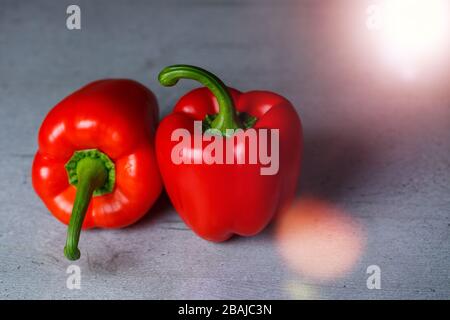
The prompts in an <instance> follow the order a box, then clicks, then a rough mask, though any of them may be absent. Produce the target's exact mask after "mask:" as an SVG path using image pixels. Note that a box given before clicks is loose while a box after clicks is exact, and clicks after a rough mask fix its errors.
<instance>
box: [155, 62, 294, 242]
mask: <svg viewBox="0 0 450 320" xmlns="http://www.w3.org/2000/svg"><path fill="white" fill-rule="evenodd" d="M182 78H186V79H193V80H197V81H199V82H201V83H202V84H203V85H205V86H206V87H207V88H199V89H195V90H193V91H191V92H189V93H188V94H186V95H185V96H183V97H182V98H181V99H180V100H179V101H178V103H177V104H176V105H175V108H174V110H173V112H172V113H171V114H170V115H168V116H167V117H166V118H165V119H164V120H163V121H162V122H161V123H160V125H159V127H158V130H157V133H156V153H157V159H158V164H159V168H160V171H161V175H162V178H163V181H164V185H165V187H166V191H167V193H168V195H169V197H170V199H171V200H172V203H173V205H174V206H175V209H176V210H177V211H178V213H179V214H180V215H181V217H182V218H183V220H184V221H185V222H186V224H187V225H188V226H190V227H191V228H192V229H193V230H194V231H195V232H196V233H197V234H198V235H199V236H201V237H203V238H204V239H207V240H211V241H223V240H226V239H228V238H230V237H231V236H232V235H233V234H239V235H243V236H250V235H254V234H256V233H258V232H260V231H261V230H262V229H263V228H264V227H265V226H266V225H267V224H268V223H269V221H270V220H271V218H272V217H273V216H274V215H275V214H276V212H278V211H280V209H281V208H283V207H284V206H286V205H287V204H288V203H289V202H290V201H291V200H292V199H293V197H294V195H295V190H296V185H297V181H298V178H299V173H300V161H301V155H302V129H301V123H300V119H299V117H298V115H297V112H296V111H295V109H294V107H293V106H292V104H291V103H290V102H289V101H288V100H286V99H285V98H283V97H282V96H280V95H278V94H275V93H272V92H267V91H250V92H246V93H241V92H239V91H237V90H235V89H232V88H227V87H226V86H225V85H224V83H223V82H222V81H221V80H220V79H219V78H217V77H216V76H215V75H213V74H212V73H210V72H208V71H206V70H203V69H200V68H197V67H194V66H188V65H175V66H170V67H167V68H165V69H163V70H162V71H161V73H160V74H159V81H160V83H161V84H162V85H164V86H173V85H175V84H176V83H177V81H178V80H179V79H182ZM196 120H197V121H202V124H203V128H204V130H210V129H215V131H216V132H217V131H219V132H221V133H222V134H226V130H227V129H237V128H243V129H245V130H249V128H254V129H255V130H256V131H258V132H259V131H260V130H262V129H278V130H279V170H278V172H277V173H276V174H274V175H262V174H261V170H260V169H261V167H262V164H261V163H257V164H249V163H245V164H236V163H235V164H226V163H224V164H218V163H214V164H207V163H201V164H199V163H195V158H198V157H202V152H205V150H206V149H207V146H208V145H209V144H210V143H212V142H211V141H203V142H202V145H201V149H200V148H199V146H198V145H195V143H192V144H191V145H189V146H187V147H185V148H184V149H182V150H181V151H180V152H181V153H182V154H183V155H184V156H185V158H188V160H189V161H186V162H184V163H175V162H174V161H173V159H172V157H171V156H172V152H173V150H174V148H175V147H176V146H177V144H178V143H179V142H178V141H177V140H175V141H172V140H173V139H172V134H173V133H174V131H175V130H177V129H180V128H183V129H185V130H187V131H188V132H189V133H190V134H191V135H192V136H195V135H196V134H198V132H197V133H196V132H195V130H194V121H196ZM200 134H202V133H200ZM224 139H233V135H231V136H227V137H224ZM192 140H195V137H194V138H193V139H192ZM249 147H250V146H249V144H248V143H245V141H244V142H243V141H242V140H241V141H235V148H234V152H235V154H234V155H232V157H234V158H235V159H236V158H238V157H239V155H238V154H237V153H239V152H240V151H239V150H241V151H242V150H245V151H246V153H247V154H248V152H249ZM224 162H225V161H224Z"/></svg>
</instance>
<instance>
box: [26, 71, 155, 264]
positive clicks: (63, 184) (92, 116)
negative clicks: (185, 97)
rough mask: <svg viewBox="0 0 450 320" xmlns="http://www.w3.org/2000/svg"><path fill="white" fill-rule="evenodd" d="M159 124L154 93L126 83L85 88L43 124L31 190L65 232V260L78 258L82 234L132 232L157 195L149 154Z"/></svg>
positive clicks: (100, 83) (107, 82)
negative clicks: (97, 230)
mask: <svg viewBox="0 0 450 320" xmlns="http://www.w3.org/2000/svg"><path fill="white" fill-rule="evenodd" d="M157 120H158V105H157V102H156V99H155V96H154V95H153V93H152V92H151V91H150V90H148V89H147V88H146V87H144V86H143V85H141V84H139V83H137V82H135V81H132V80H126V79H120V80H119V79H118V80H99V81H95V82H93V83H90V84H88V85H86V86H85V87H83V88H81V89H80V90H78V91H76V92H75V93H73V94H71V95H70V96H68V97H67V98H65V99H64V100H62V101H61V102H60V103H58V104H57V105H56V106H55V107H54V108H53V109H52V110H51V111H50V112H49V114H48V115H47V117H46V118H45V120H44V122H43V123H42V125H41V128H40V130H39V150H38V152H37V153H36V156H35V158H34V162H33V169H32V178H33V186H34V189H35V190H36V192H37V194H38V195H39V196H40V197H41V199H42V200H43V201H44V203H45V205H46V206H47V208H48V209H49V210H50V211H51V212H52V214H53V215H54V216H55V217H56V218H58V219H59V220H60V221H61V222H63V223H65V224H69V228H68V233H67V242H66V246H65V248H64V254H65V256H66V257H67V258H68V259H70V260H76V259H78V258H79V257H80V251H79V250H78V241H79V237H80V230H81V228H92V227H101V228H120V227H125V226H127V225H130V224H132V223H134V222H135V221H137V220H138V219H140V218H141V217H142V216H143V215H144V214H145V213H146V212H147V211H148V210H149V208H150V207H151V206H152V204H153V203H154V202H155V200H156V198H157V197H158V196H159V194H160V193H161V189H162V182H161V178H160V175H159V170H158V167H157V163H156V156H155V150H154V134H155V126H156V123H157ZM92 196H93V198H92V200H91V197H92Z"/></svg>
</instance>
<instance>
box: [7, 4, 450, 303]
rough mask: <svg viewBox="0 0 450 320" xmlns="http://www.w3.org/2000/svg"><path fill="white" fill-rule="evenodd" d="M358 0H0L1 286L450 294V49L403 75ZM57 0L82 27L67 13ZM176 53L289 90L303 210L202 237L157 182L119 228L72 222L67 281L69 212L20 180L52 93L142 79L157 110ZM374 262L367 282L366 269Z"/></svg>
mask: <svg viewBox="0 0 450 320" xmlns="http://www.w3.org/2000/svg"><path fill="white" fill-rule="evenodd" d="M363 2H364V1H353V3H352V1H336V2H333V4H330V2H327V1H299V2H296V1H243V2H242V3H241V2H240V1H206V0H195V1H181V0H180V1H151V2H150V1H95V2H94V1H56V0H55V1H44V0H43V1H24V0H19V1H17V0H16V1H8V0H6V1H5V0H2V1H1V2H0V168H1V170H0V203H1V206H0V298H2V299H14V298H19V299H22V298H32V299H47V298H51V299H54V298H57V299H60V298H63V299H72V298H75V299H109V298H119V299H121V298H138V299H141V298H144V299H170V298H181V299H183V298H213V299H214V298H243V299H245V298H274V299H278V298H288V299H297V298H318V299H327V298H337V299H344V298H350V299H355V298H368V299H373V298H395V299H402V298H426V299H428V298H439V299H449V298H450V271H449V264H450V241H449V229H450V197H449V195H450V139H449V129H450V99H449V93H448V91H447V89H448V88H447V86H448V83H449V77H448V70H449V68H448V58H447V59H443V60H442V64H441V65H439V66H438V67H436V68H431V67H430V68H425V69H424V70H421V72H422V74H420V76H419V77H416V78H415V79H412V80H411V79H410V80H408V81H406V80H405V79H403V78H402V76H401V75H400V74H398V73H397V72H396V71H395V70H393V68H390V67H388V66H386V65H385V64H384V63H383V62H382V61H381V59H378V56H377V55H376V54H375V53H374V52H375V51H374V50H372V47H371V46H372V44H371V43H370V42H369V38H370V36H369V35H367V33H368V31H367V29H366V27H365V24H364V19H365V6H366V4H364V3H363ZM72 3H77V4H79V5H80V7H81V12H82V29H81V30H74V31H69V30H67V29H66V23H65V20H66V13H65V12H66V8H67V6H68V5H69V4H72ZM447 54H448V53H447ZM447 57H448V56H447ZM173 63H188V64H196V65H200V66H203V67H205V68H208V69H210V70H212V71H213V72H216V73H217V74H219V75H220V76H221V77H222V78H223V80H224V81H225V82H226V83H228V84H230V85H232V86H234V87H236V88H240V89H241V90H244V91H245V90H251V89H268V90H273V91H276V92H279V93H281V94H283V95H285V96H286V97H288V98H289V99H290V100H291V101H292V102H293V103H294V104H295V106H296V108H297V110H298V112H299V114H300V115H301V117H302V121H303V124H304V135H305V149H304V150H305V155H304V159H305V160H304V166H303V169H302V178H301V180H300V184H299V195H300V196H301V197H302V199H315V200H313V201H312V200H307V201H310V202H311V201H312V202H313V203H314V201H315V203H316V206H315V207H314V205H312V207H313V209H312V210H309V211H308V210H307V209H308V208H309V207H308V204H306V205H305V204H304V203H303V204H302V201H304V200H299V201H300V203H299V208H300V209H299V212H298V213H299V214H303V215H301V217H308V215H311V214H312V220H310V221H309V222H308V221H307V220H308V219H305V218H300V220H299V221H300V223H299V224H298V225H296V224H295V223H292V224H291V223H289V221H288V222H287V224H288V225H291V226H292V228H293V229H292V228H290V229H289V228H287V229H289V230H290V232H293V234H292V237H291V238H290V237H289V235H286V234H284V232H287V231H286V230H287V229H286V228H285V226H286V221H284V222H283V223H279V222H277V221H275V222H274V223H273V224H272V225H271V226H269V228H267V229H266V230H265V231H264V232H263V233H261V234H259V235H258V236H255V237H252V238H241V237H235V238H233V239H232V240H231V241H228V242H226V243H223V244H214V243H209V242H207V241H204V240H202V239H200V238H198V237H196V236H195V235H194V234H193V233H192V232H191V231H190V230H189V229H187V227H186V226H185V224H184V223H183V222H182V221H181V220H180V218H179V217H178V215H177V214H176V212H175V211H174V210H173V208H172V207H171V206H170V203H169V201H168V200H167V198H164V197H163V198H161V199H160V200H159V201H158V203H157V205H156V206H155V208H153V209H152V210H151V211H150V212H149V213H148V215H147V216H146V217H145V218H144V219H143V220H142V221H140V222H139V223H137V224H135V225H134V226H132V227H129V228H126V229H123V230H93V231H88V232H84V233H83V234H82V237H81V243H80V248H81V251H82V258H81V259H80V260H79V261H78V262H77V263H76V264H77V265H78V266H80V268H81V272H82V281H81V290H69V289H67V288H66V279H67V276H68V275H67V274H66V268H67V267H68V266H69V264H70V263H69V262H68V261H66V260H65V259H64V257H63V254H62V248H63V244H64V241H65V240H64V239H65V234H66V228H65V227H64V226H63V225H61V224H60V223H59V222H57V221H56V220H55V219H54V218H53V217H52V216H51V215H50V214H49V213H48V211H47V209H46V208H45V207H44V205H43V204H42V202H41V201H40V199H39V198H38V197H37V196H36V195H35V193H34V191H33V189H32V186H31V179H30V167H31V163H32V159H33V155H34V152H35V151H36V147H37V143H36V134H37V131H38V128H39V125H40V123H41V121H42V120H43V118H44V117H45V115H46V113H47V112H48V111H49V109H50V108H51V107H52V106H53V105H55V104H56V103H57V102H58V101H59V100H60V99H61V98H63V97H64V96H66V95H67V94H69V93H70V92H71V91H73V90H75V89H77V88H79V87H80V86H82V85H83V84H85V83H87V82H89V81H92V80H94V79H98V78H105V77H128V78H133V79H136V80H138V81H141V82H142V83H144V84H146V85H147V86H149V87H150V88H151V89H152V90H153V91H154V92H155V94H156V95H157V96H158V99H159V102H160V108H161V113H162V116H163V115H165V114H167V113H168V112H169V111H170V109H171V107H172V106H173V105H174V103H175V102H176V100H177V99H178V98H179V97H180V95H181V94H182V93H183V92H186V91H187V90H189V89H191V88H194V87H195V86H196V84H194V83H193V82H183V83H180V85H178V86H177V87H175V88H172V89H166V88H162V87H161V86H159V85H158V83H157V81H156V79H155V78H156V75H157V73H158V72H159V70H160V69H161V68H162V67H164V66H166V65H168V64H173ZM445 63H447V64H445ZM318 203H320V205H317V204H318ZM305 208H306V210H305ZM314 208H315V209H314ZM318 208H319V209H318ZM320 208H322V209H320ZM302 210H303V211H305V212H301V211H302ZM336 212H338V213H336ZM315 213H317V214H318V216H319V217H321V219H316V218H315V217H314V214H315ZM335 213H336V214H335ZM302 219H303V220H302ZM327 219H331V220H327ZM293 221H294V222H295V221H297V220H295V219H294V220H293ZM302 221H303V222H304V223H302ZM305 221H306V222H305ZM329 221H331V222H329ZM333 221H334V222H333ZM308 223H309V224H310V225H312V226H313V227H312V229H307V228H308V226H307V225H308ZM314 223H316V224H314ZM295 228H297V229H295ZM310 230H313V232H309V231H310ZM296 237H298V238H296ZM295 239H298V240H301V241H297V242H295V241H296V240H295ZM292 241H294V243H292ZM328 244H329V245H330V246H328ZM311 252H313V254H312V253H311ZM316 253H317V254H316ZM318 260H319V262H317V261H318ZM371 265H376V266H379V268H380V270H381V289H379V290H376V289H374V290H369V289H368V288H367V285H366V280H367V278H368V277H369V276H370V274H367V273H366V271H367V268H368V267H369V266H371ZM321 272H322V273H321Z"/></svg>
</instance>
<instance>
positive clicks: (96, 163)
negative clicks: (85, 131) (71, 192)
mask: <svg viewBox="0 0 450 320" xmlns="http://www.w3.org/2000/svg"><path fill="white" fill-rule="evenodd" d="M66 170H67V175H68V177H69V183H70V184H72V185H73V186H75V187H76V189H77V191H76V195H75V201H74V203H73V208H72V214H71V216H70V221H69V226H68V229H67V240H66V246H65V247H64V255H65V256H66V257H67V259H69V260H78V259H79V258H80V250H79V249H78V242H79V240H80V233H81V228H82V226H83V222H84V218H85V217H86V212H87V209H88V207H89V203H90V201H91V198H92V197H93V196H101V195H104V194H107V193H110V192H112V191H113V189H114V183H115V178H116V173H115V166H114V163H113V162H112V161H111V160H110V159H109V158H108V157H107V156H106V155H105V154H104V153H102V152H100V151H99V150H96V149H88V150H81V151H76V152H75V153H74V154H73V156H72V158H70V160H69V161H68V162H67V163H66Z"/></svg>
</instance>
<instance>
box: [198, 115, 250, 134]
mask: <svg viewBox="0 0 450 320" xmlns="http://www.w3.org/2000/svg"><path fill="white" fill-rule="evenodd" d="M217 115H218V114H207V115H206V116H205V119H203V121H202V129H203V132H206V131H208V130H211V129H214V128H213V122H214V120H215V119H216V118H217ZM237 117H238V119H239V121H240V123H242V129H249V128H253V126H254V125H255V123H256V121H257V120H258V119H257V118H256V117H254V116H252V115H250V114H249V113H247V112H237Z"/></svg>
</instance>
